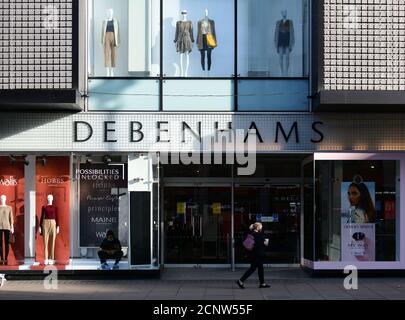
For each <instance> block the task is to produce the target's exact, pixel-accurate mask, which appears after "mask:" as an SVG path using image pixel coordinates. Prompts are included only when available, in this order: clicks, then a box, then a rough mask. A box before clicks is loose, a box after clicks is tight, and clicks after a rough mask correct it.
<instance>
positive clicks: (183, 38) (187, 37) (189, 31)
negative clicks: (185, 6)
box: [174, 10, 194, 77]
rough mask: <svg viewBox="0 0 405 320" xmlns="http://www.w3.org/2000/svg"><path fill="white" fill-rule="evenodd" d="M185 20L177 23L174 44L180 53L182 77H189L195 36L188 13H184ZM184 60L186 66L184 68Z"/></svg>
mask: <svg viewBox="0 0 405 320" xmlns="http://www.w3.org/2000/svg"><path fill="white" fill-rule="evenodd" d="M182 15H183V20H182V21H177V23H176V36H175V39H174V43H175V44H176V50H177V52H178V53H180V73H181V76H182V77H187V75H188V68H189V65H190V52H191V50H192V49H193V42H194V35H193V23H192V22H191V21H189V20H187V11H186V10H184V11H183V12H182ZM184 58H186V59H185V60H186V61H185V62H186V66H185V67H184Z"/></svg>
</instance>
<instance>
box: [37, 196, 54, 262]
mask: <svg viewBox="0 0 405 320" xmlns="http://www.w3.org/2000/svg"><path fill="white" fill-rule="evenodd" d="M47 200H48V204H47V205H45V206H43V207H42V210H41V222H40V224H39V225H40V228H39V232H40V233H41V234H42V236H43V238H44V257H45V258H44V259H45V261H44V264H45V265H47V264H50V265H52V264H55V242H56V235H57V234H59V216H58V207H57V206H55V205H54V204H53V195H51V194H50V195H48V197H47ZM49 242H50V246H51V248H50V249H51V250H50V253H49V250H48V245H49ZM48 257H50V259H48Z"/></svg>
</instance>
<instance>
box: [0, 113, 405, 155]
mask: <svg viewBox="0 0 405 320" xmlns="http://www.w3.org/2000/svg"><path fill="white" fill-rule="evenodd" d="M75 121H82V122H87V123H89V124H90V125H91V126H92V130H93V136H92V138H91V139H89V140H88V141H86V142H74V138H75V135H74V124H75ZM107 122H109V123H107ZM131 122H140V123H141V124H142V130H141V131H142V133H143V139H142V141H139V142H131V132H130V130H131ZM159 122H161V123H160V124H159ZM182 122H186V123H187V125H188V126H189V127H190V128H191V129H193V130H194V131H195V132H198V125H199V122H201V135H202V137H207V136H213V135H214V134H215V132H216V131H215V125H216V122H218V128H219V129H226V128H227V127H228V123H229V122H232V125H233V128H234V129H243V130H245V131H246V130H247V129H249V128H250V127H252V123H253V122H254V124H255V125H256V127H257V129H258V130H259V133H260V136H261V138H262V140H263V143H258V145H257V150H258V151H259V152H286V151H296V152H299V151H302V152H312V151H352V150H354V151H368V152H374V151H375V152H377V151H405V128H404V126H403V123H404V122H405V115H404V114H352V115H350V117H348V116H347V115H344V114H325V115H319V114H317V115H315V114H314V115H311V114H290V115H286V114H267V115H263V114H251V115H243V114H241V115H232V114H205V115H201V114H182V115H181V116H179V115H178V114H156V115H150V114H144V113H143V114H142V113H100V114H95V113H92V114H84V113H82V114H77V115H70V114H61V113H59V114H46V113H43V114H39V113H24V114H12V113H7V114H3V115H2V117H1V118H0V152H6V153H8V152H70V151H73V152H80V151H82V152H96V151H100V152H133V151H142V152H145V151H149V150H155V151H156V150H158V151H164V150H172V151H201V150H202V147H201V145H200V144H199V142H198V140H197V139H196V138H195V137H194V136H193V135H192V134H191V133H190V131H189V130H186V132H185V142H183V141H182V140H183V135H182V132H183V131H182V128H183V124H182ZM295 122H296V123H297V133H298V138H299V142H298V143H297V142H296V135H295V133H296V132H295V130H293V131H292V134H291V136H290V139H289V141H288V143H287V142H286V141H285V138H284V137H283V135H282V132H281V131H280V129H279V133H278V135H279V141H278V143H276V142H275V140H276V136H277V123H279V124H280V125H281V126H282V127H283V130H284V131H285V134H286V135H288V133H289V132H290V130H291V128H293V125H294V123H295ZM106 123H107V128H108V130H115V131H109V132H108V134H107V138H108V139H109V140H117V141H116V142H104V140H105V128H106ZM314 124H315V128H316V129H317V130H313V129H312V126H313V125H314ZM159 126H160V137H161V140H162V141H163V142H157V136H158V127H159ZM133 128H134V129H135V130H136V129H139V124H135V125H134V127H133ZM318 131H319V132H320V133H321V134H322V136H323V140H322V141H321V142H319V143H315V142H312V141H311V140H314V141H319V140H320V138H321V134H320V133H319V132H318ZM88 135H89V130H88V128H87V127H86V125H79V130H78V138H79V139H85V138H86V137H87V136H88ZM139 137H140V135H139V133H135V134H134V140H138V138H139ZM168 140H169V141H170V142H165V141H168Z"/></svg>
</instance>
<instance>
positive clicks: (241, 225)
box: [234, 185, 301, 264]
mask: <svg viewBox="0 0 405 320" xmlns="http://www.w3.org/2000/svg"><path fill="white" fill-rule="evenodd" d="M300 193H301V188H300V185H258V186H237V187H236V188H235V209H234V210H235V260H236V263H247V262H249V259H248V255H247V252H246V250H245V249H244V248H243V245H242V242H243V240H244V239H245V237H246V234H247V233H248V232H249V226H250V224H252V223H254V222H256V221H257V222H262V223H263V229H264V232H265V237H266V238H268V239H269V240H270V245H269V247H268V249H267V251H266V259H265V263H273V264H277V263H299V260H300V242H299V241H300V239H299V236H300V225H299V222H300V211H301V209H300V206H301V203H300Z"/></svg>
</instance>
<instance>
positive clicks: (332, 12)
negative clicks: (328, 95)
mask: <svg viewBox="0 0 405 320" xmlns="http://www.w3.org/2000/svg"><path fill="white" fill-rule="evenodd" d="M323 36H324V48H323V50H324V89H325V90H405V0H324V35H323Z"/></svg>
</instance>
